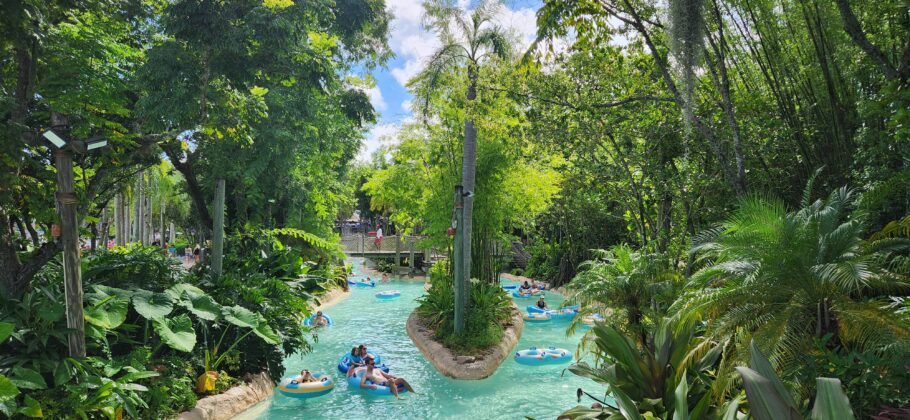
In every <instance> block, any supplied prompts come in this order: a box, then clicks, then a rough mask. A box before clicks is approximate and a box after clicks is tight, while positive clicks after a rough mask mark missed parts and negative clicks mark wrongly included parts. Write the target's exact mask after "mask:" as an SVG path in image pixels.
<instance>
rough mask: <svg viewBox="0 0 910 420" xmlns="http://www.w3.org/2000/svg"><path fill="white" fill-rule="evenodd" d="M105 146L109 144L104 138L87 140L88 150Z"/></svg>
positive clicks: (86, 147)
mask: <svg viewBox="0 0 910 420" xmlns="http://www.w3.org/2000/svg"><path fill="white" fill-rule="evenodd" d="M104 146H107V140H104V139H99V140H90V141H87V142H85V149H86V150H95V149H99V148H102V147H104Z"/></svg>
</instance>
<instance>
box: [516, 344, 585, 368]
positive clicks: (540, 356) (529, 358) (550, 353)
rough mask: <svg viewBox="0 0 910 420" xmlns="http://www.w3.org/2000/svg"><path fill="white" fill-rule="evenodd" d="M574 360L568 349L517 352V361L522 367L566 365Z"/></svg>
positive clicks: (534, 348) (533, 349)
mask: <svg viewBox="0 0 910 420" xmlns="http://www.w3.org/2000/svg"><path fill="white" fill-rule="evenodd" d="M571 360H572V353H571V352H569V351H568V350H566V349H558V348H556V347H549V348H546V349H538V348H537V347H531V348H529V349H527V350H520V351H517V352H515V361H516V362H518V363H520V364H522V365H529V366H540V365H555V364H560V363H566V362H569V361H571Z"/></svg>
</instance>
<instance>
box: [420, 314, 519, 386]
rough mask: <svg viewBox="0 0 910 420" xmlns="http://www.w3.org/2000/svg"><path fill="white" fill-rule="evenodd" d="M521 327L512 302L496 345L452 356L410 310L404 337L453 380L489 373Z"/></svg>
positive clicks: (512, 344) (506, 353)
mask: <svg viewBox="0 0 910 420" xmlns="http://www.w3.org/2000/svg"><path fill="white" fill-rule="evenodd" d="M523 329H524V319H522V316H521V311H520V310H519V309H518V307H517V306H515V303H514V302H513V303H512V319H511V321H510V325H508V326H507V327H506V329H505V331H503V336H502V341H501V342H500V343H499V344H498V345H496V346H493V347H490V348H488V349H486V350H483V351H479V352H477V353H476V354H473V355H456V354H454V353H453V352H452V351H451V350H449V349H447V348H446V347H444V346H443V345H442V344H440V343H439V342H437V341H436V340H434V339H433V331H431V330H430V329H428V328H427V327H425V326H424V323H423V321H422V320H421V318H420V316H419V315H417V312H416V311H414V312H412V313H411V316H409V317H408V323H407V331H408V336H409V337H411V341H413V342H414V345H415V346H417V348H418V349H420V352H421V353H423V356H424V357H426V359H427V360H429V361H430V363H432V364H433V366H434V367H435V368H436V370H438V371H439V373H442V374H443V375H445V376H448V377H450V378H455V379H483V378H486V377H488V376H490V375H492V374H493V373H494V372H496V369H498V368H499V365H501V364H502V362H503V361H504V360H505V359H506V358H508V357H509V356H510V355H511V354H512V350H513V349H514V348H515V345H516V344H518V339H519V338H521V332H522V330H523Z"/></svg>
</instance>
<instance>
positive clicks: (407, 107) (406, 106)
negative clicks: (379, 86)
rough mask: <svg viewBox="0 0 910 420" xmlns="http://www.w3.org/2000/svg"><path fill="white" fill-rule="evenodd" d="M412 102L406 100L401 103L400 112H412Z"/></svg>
mask: <svg viewBox="0 0 910 420" xmlns="http://www.w3.org/2000/svg"><path fill="white" fill-rule="evenodd" d="M413 107H414V101H412V100H410V99H408V100H404V101H402V102H401V110H402V111H404V112H408V113H410V112H413V111H414V108H413Z"/></svg>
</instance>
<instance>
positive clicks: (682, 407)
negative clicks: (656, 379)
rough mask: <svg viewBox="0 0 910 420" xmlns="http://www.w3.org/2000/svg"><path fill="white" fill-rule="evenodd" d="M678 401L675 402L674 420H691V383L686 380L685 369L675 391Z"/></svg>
mask: <svg viewBox="0 0 910 420" xmlns="http://www.w3.org/2000/svg"><path fill="white" fill-rule="evenodd" d="M674 396H675V397H676V401H674V403H673V406H674V407H673V420H689V402H688V400H687V398H688V397H689V384H688V382H686V372H685V371H683V374H682V379H680V380H679V385H678V386H677V387H676V392H675V393H674Z"/></svg>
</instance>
